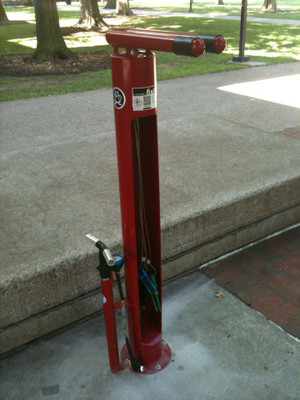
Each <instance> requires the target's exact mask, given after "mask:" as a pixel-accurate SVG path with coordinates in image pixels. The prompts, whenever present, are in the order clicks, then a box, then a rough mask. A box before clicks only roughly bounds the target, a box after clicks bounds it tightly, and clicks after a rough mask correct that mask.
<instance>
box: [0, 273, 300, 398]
mask: <svg viewBox="0 0 300 400" xmlns="http://www.w3.org/2000/svg"><path fill="white" fill-rule="evenodd" d="M219 290H220V288H219V287H218V286H217V285H216V284H215V283H214V282H212V281H210V280H208V279H207V278H206V277H205V276H203V275H202V274H201V273H199V272H195V273H193V274H191V275H188V276H185V277H181V278H180V279H177V280H176V281H173V282H171V283H169V284H168V285H166V286H165V287H164V288H163V299H164V301H163V337H164V339H165V340H166V341H167V342H168V343H169V345H170V346H171V348H172V351H173V357H172V361H171V363H170V364H169V365H168V366H167V368H166V369H164V370H163V371H161V372H159V373H157V374H155V375H144V376H143V375H137V374H134V373H131V372H129V370H123V371H120V372H118V373H117V374H111V373H110V371H109V366H108V360H107V350H106V342H105V335H104V326H103V316H100V317H97V318H94V319H92V320H90V321H87V322H85V323H83V324H80V325H78V326H76V327H73V328H71V329H68V330H67V331H65V332H63V333H61V334H59V335H56V336H55V337H53V338H51V339H48V340H42V341H40V342H39V343H38V344H36V345H31V346H29V347H28V348H27V349H26V350H24V351H22V352H20V353H17V354H15V355H14V356H11V357H9V358H6V359H3V360H2V361H0V371H1V372H0V375H1V382H0V393H1V398H3V399H5V400H28V399H30V400H42V399H44V398H45V396H47V395H49V398H51V399H52V398H53V399H63V400H77V399H78V400H79V399H80V400H85V399H86V400H88V399H89V400H90V399H107V400H120V399H131V400H138V399H144V400H152V399H165V400H185V399H189V400H199V399H201V400H221V399H222V400H253V399H259V400H299V398H300V381H299V369H300V347H299V342H297V341H296V340H295V339H293V338H292V337H290V336H289V335H288V334H287V333H285V332H283V331H282V330H280V329H279V328H278V327H277V326H275V325H274V324H272V323H271V322H270V321H268V320H267V319H265V317H264V316H263V315H261V314H259V313H257V312H256V311H254V310H253V309H250V308H249V307H247V306H246V305H245V304H243V303H242V302H240V301H239V300H238V299H236V298H235V297H233V296H232V295H230V294H229V293H227V292H226V291H223V294H224V297H216V296H215V294H216V291H219ZM118 322H119V324H120V325H121V323H120V322H121V321H118ZM120 332H121V333H120ZM119 341H120V345H122V344H123V340H122V329H119ZM50 394H52V396H50Z"/></svg>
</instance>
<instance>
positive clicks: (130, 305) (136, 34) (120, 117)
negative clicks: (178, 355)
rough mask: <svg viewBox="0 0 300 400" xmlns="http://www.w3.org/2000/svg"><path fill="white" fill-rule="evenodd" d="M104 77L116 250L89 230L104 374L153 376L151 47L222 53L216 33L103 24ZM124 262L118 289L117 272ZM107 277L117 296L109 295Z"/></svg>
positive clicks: (155, 280)
mask: <svg viewBox="0 0 300 400" xmlns="http://www.w3.org/2000/svg"><path fill="white" fill-rule="evenodd" d="M106 40H107V42H108V43H109V44H111V45H112V47H113V54H112V56H111V60H112V64H111V66H112V83H113V102H114V114H115V127H116V143H117V157H118V173H119V190H120V206H121V218H122V236H123V255H122V256H121V255H113V254H112V253H111V251H110V250H109V249H108V248H107V246H106V245H105V244H104V243H103V242H101V241H100V240H99V239H97V238H96V237H95V236H93V235H91V234H88V235H87V239H89V240H90V241H91V242H92V243H93V244H94V245H95V246H96V247H97V248H98V250H99V261H100V265H99V267H98V270H99V272H100V278H101V287H102V295H103V311H104V321H105V328H106V338H107V347H108V356H109V363H110V368H111V371H112V372H117V371H119V370H121V369H123V368H126V367H128V368H130V369H131V370H132V371H135V372H139V373H143V374H153V373H156V372H159V371H161V370H162V369H163V368H165V367H166V366H167V365H168V363H169V362H170V360H171V354H172V353H171V348H170V346H169V345H168V344H167V343H166V342H165V341H164V340H163V339H162V312H161V288H162V279H161V275H162V271H161V230H160V200H159V169H158V141H157V113H156V96H157V92H156V67H155V54H154V53H153V51H166V52H171V53H175V54H176V55H184V56H192V57H198V56H200V55H202V54H204V52H205V51H206V52H211V53H217V54H219V53H222V51H223V50H224V49H225V46H226V41H225V39H224V38H223V36H221V35H216V36H214V35H200V34H186V33H177V32H176V33H172V32H165V31H152V30H144V29H127V30H110V31H108V32H107V34H106ZM123 266H124V270H125V283H126V295H124V290H123V287H122V282H121V277H120V270H121V268H122V267H123ZM114 277H115V278H116V283H117V287H118V291H119V296H120V300H119V301H117V302H115V300H114V296H113V284H114ZM117 309H120V310H121V311H122V316H123V325H124V326H123V329H124V336H125V344H124V346H123V348H122V350H121V353H120V355H119V349H118V340H117V329H116V318H115V311H116V310H117Z"/></svg>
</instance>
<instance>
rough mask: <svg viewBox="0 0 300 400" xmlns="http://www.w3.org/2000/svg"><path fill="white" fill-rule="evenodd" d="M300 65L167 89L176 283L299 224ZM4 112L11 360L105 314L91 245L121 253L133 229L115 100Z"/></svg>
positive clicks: (5, 308)
mask: <svg viewBox="0 0 300 400" xmlns="http://www.w3.org/2000/svg"><path fill="white" fill-rule="evenodd" d="M299 66H300V63H289V64H282V65H275V66H269V67H257V68H253V69H243V70H239V71H231V72H225V73H219V74H211V75H206V76H194V77H190V78H185V79H175V80H170V81H163V82H159V83H158V110H159V111H158V121H159V148H160V182H161V218H162V220H161V222H162V250H163V277H164V280H166V279H169V278H172V277H174V276H176V275H179V274H181V273H183V272H185V271H188V270H190V269H192V268H195V267H196V266H198V265H200V264H202V263H204V262H206V261H208V260H211V259H213V258H215V257H218V256H221V255H223V254H225V253H226V252H228V251H231V250H233V249H236V248H239V247H241V246H243V245H245V244H248V243H250V242H252V241H253V240H257V239H260V238H263V237H265V236H266V235H268V234H270V233H272V232H275V231H277V230H280V229H282V228H285V227H287V226H289V225H292V224H294V223H296V222H299V220H300V196H299V193H300V157H299V154H300V140H299V138H300V132H299V127H300V113H299V108H298V105H297V96H295V99H294V100H293V99H291V94H292V95H293V94H295V93H296V94H297V93H299V91H300V89H297V85H298V86H299ZM272 79H273V80H272ZM252 81H255V82H257V81H261V82H260V85H259V87H263V88H267V89H265V92H266V93H265V96H264V93H261V92H260V93H258V94H257V97H259V98H257V97H255V96H256V95H255V91H254V92H253V90H252V91H251V92H250V93H251V96H250V97H249V95H247V90H249V85H250V86H251V84H250V83H249V82H252ZM237 84H240V87H239V90H238V88H237ZM254 86H255V85H254ZM256 87H257V85H256ZM278 87H280V88H281V89H280V94H281V96H279V95H278ZM270 90H273V96H271V98H270V96H269V97H268V96H267V95H270ZM237 92H238V93H239V94H238V93H237ZM248 93H249V92H248ZM273 100H275V101H276V103H274V102H273ZM286 104H289V105H286ZM0 113H1V116H0V120H1V136H2V139H1V151H2V160H1V171H2V179H1V196H2V203H1V210H0V212H1V226H2V229H1V241H0V242H1V258H2V260H1V261H2V262H1V274H0V276H1V278H0V298H1V318H0V327H1V329H0V352H2V353H4V352H6V351H9V350H10V349H13V348H15V347H18V346H20V345H23V344H24V343H27V342H30V341H32V340H34V339H36V338H38V337H40V336H42V335H46V334H48V333H50V332H53V331H55V330H56V329H59V328H61V327H63V326H66V325H68V324H70V323H73V322H74V321H78V320H80V319H82V318H85V317H87V316H89V315H91V314H93V313H94V312H97V311H98V310H99V309H100V307H101V305H100V304H99V295H98V290H99V289H98V287H99V284H98V273H97V271H96V265H97V254H96V252H95V251H94V249H93V248H92V246H91V245H90V244H89V243H87V242H86V240H85V238H84V237H85V234H86V233H87V232H91V233H93V234H95V235H96V236H98V237H100V238H101V240H103V241H104V242H106V243H107V245H109V246H111V247H112V248H113V250H119V249H120V247H121V227H120V215H119V196H118V183H117V167H116V153H115V136H114V121H113V109H112V94H111V90H109V89H106V90H97V91H92V92H85V93H78V94H68V95H63V96H50V97H44V98H37V99H32V100H21V101H16V102H7V103H2V104H1V105H0Z"/></svg>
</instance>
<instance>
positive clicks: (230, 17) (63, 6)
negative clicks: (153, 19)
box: [57, 2, 300, 25]
mask: <svg viewBox="0 0 300 400" xmlns="http://www.w3.org/2000/svg"><path fill="white" fill-rule="evenodd" d="M74 3H75V2H74ZM74 3H73V4H72V5H71V6H70V5H66V4H64V3H57V6H58V9H60V10H66V11H77V10H79V9H80V5H79V3H78V4H77V5H75V4H74ZM109 11H111V12H112V13H114V12H115V10H114V9H111V10H110V9H107V8H102V9H101V12H106V13H107V12H109ZM132 11H133V12H134V14H135V15H136V16H141V17H143V16H157V17H189V18H209V19H225V20H229V21H240V19H241V17H240V16H235V15H223V14H214V13H209V14H200V13H195V12H172V11H155V10H143V9H140V8H132ZM247 21H249V22H262V23H267V24H280V25H282V24H283V25H284V24H285V25H300V20H298V19H285V18H263V17H251V16H249V15H248V16H247Z"/></svg>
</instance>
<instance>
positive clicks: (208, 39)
mask: <svg viewBox="0 0 300 400" xmlns="http://www.w3.org/2000/svg"><path fill="white" fill-rule="evenodd" d="M127 32H129V33H137V32H141V33H143V34H144V35H148V34H149V35H153V34H154V33H155V35H157V36H160V37H163V36H165V35H171V36H174V37H175V36H188V37H195V38H198V39H201V40H203V41H204V43H205V51H206V52H207V53H215V54H220V53H222V52H223V51H224V50H225V47H226V40H225V38H224V37H223V36H222V35H213V34H209V35H208V34H201V33H183V32H168V31H161V30H148V29H142V28H130V29H128V30H127Z"/></svg>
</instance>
